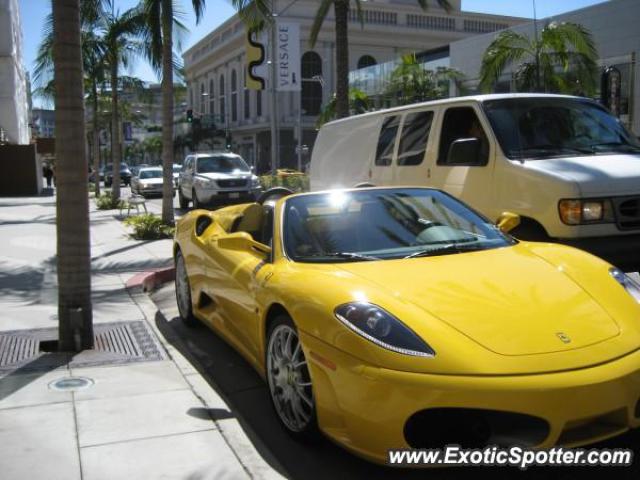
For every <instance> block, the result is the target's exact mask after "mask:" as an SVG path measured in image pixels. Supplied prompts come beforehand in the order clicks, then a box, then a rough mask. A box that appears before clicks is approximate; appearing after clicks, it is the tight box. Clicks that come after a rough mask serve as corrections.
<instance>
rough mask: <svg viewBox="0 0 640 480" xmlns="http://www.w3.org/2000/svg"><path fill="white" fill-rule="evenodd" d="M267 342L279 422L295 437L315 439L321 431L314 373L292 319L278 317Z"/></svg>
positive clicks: (273, 398)
mask: <svg viewBox="0 0 640 480" xmlns="http://www.w3.org/2000/svg"><path fill="white" fill-rule="evenodd" d="M267 342H268V343H267V352H266V356H267V358H266V366H267V380H268V383H269V392H270V393H271V402H272V404H273V407H274V408H275V411H276V413H277V415H278V418H279V420H280V423H281V424H282V425H283V426H284V427H285V429H286V430H287V432H288V433H289V434H291V435H292V436H293V437H295V438H297V439H300V440H313V439H315V438H317V436H318V433H317V432H318V430H317V421H316V410H315V402H314V400H313V390H312V385H311V376H310V375H309V368H308V366H307V360H306V358H305V356H304V352H303V350H302V344H301V343H300V338H299V337H298V332H297V330H296V327H295V325H294V324H293V321H292V320H291V318H289V317H288V316H286V315H280V316H278V317H277V318H276V319H275V320H274V321H273V323H272V324H271V326H270V328H269V332H268V341H267Z"/></svg>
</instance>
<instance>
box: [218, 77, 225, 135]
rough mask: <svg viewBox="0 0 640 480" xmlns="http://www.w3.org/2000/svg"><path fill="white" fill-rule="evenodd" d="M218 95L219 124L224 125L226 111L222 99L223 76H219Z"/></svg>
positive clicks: (223, 99)
mask: <svg viewBox="0 0 640 480" xmlns="http://www.w3.org/2000/svg"><path fill="white" fill-rule="evenodd" d="M218 95H220V108H219V109H218V111H219V113H220V122H222V123H225V124H226V115H227V111H226V109H225V98H224V75H220V86H219V87H218Z"/></svg>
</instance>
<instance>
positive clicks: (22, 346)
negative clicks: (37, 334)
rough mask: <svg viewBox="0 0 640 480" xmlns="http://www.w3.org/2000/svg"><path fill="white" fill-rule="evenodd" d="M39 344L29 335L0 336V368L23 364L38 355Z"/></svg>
mask: <svg viewBox="0 0 640 480" xmlns="http://www.w3.org/2000/svg"><path fill="white" fill-rule="evenodd" d="M39 343H40V342H39V341H38V340H36V339H34V338H33V337H30V336H29V335H24V334H15V333H14V334H3V335H0V368H1V367H4V366H6V365H13V364H16V363H20V362H23V361H25V360H27V359H29V358H31V357H33V356H35V355H37V354H38V344H39Z"/></svg>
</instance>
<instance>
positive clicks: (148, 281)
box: [126, 267, 176, 292]
mask: <svg viewBox="0 0 640 480" xmlns="http://www.w3.org/2000/svg"><path fill="white" fill-rule="evenodd" d="M175 278H176V269H175V268H174V267H165V268H157V269H154V270H149V271H146V272H141V273H138V274H136V275H134V276H133V277H131V278H130V279H129V280H127V283H126V287H127V288H136V287H142V290H143V291H144V292H150V291H152V290H155V288H156V287H158V286H160V285H162V284H163V283H167V282H171V281H173V280H174V279H175Z"/></svg>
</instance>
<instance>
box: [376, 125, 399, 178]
mask: <svg viewBox="0 0 640 480" xmlns="http://www.w3.org/2000/svg"><path fill="white" fill-rule="evenodd" d="M399 126H400V117H399V116H398V115H394V116H393V117H387V118H385V119H384V120H383V122H382V128H381V129H380V136H379V137H378V147H377V148H376V165H377V166H379V167H387V166H389V165H391V160H392V159H393V148H394V146H395V144H396V134H397V133H398V127H399Z"/></svg>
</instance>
